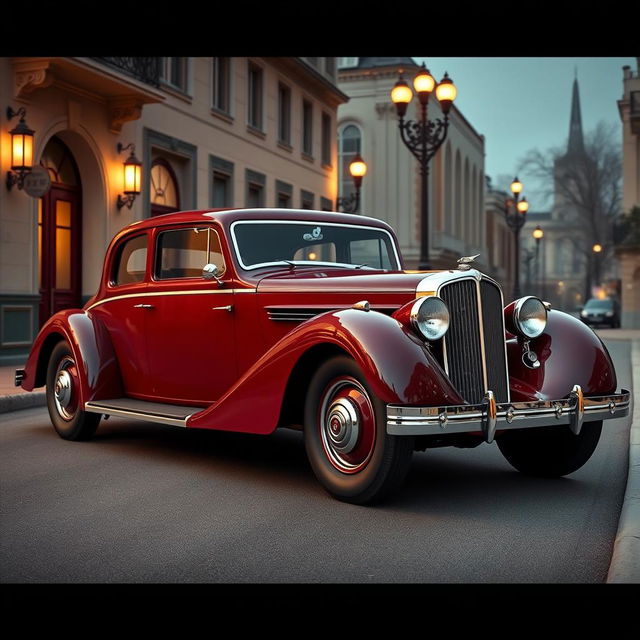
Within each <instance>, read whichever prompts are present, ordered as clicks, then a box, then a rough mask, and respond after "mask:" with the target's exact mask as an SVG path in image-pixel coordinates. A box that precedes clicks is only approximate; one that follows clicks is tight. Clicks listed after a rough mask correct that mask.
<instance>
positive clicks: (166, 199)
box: [149, 158, 180, 216]
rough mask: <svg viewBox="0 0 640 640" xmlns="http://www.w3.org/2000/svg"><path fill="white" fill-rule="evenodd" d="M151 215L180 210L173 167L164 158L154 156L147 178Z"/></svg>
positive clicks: (178, 192)
mask: <svg viewBox="0 0 640 640" xmlns="http://www.w3.org/2000/svg"><path fill="white" fill-rule="evenodd" d="M149 189H150V194H149V196H150V202H151V215H152V216H159V215H162V214H163V213H173V212H174V211H180V190H179V187H178V180H177V179H176V174H175V172H174V170H173V167H172V166H171V165H170V164H169V162H168V161H167V160H165V159H164V158H155V159H154V160H153V162H152V163H151V179H150V180H149Z"/></svg>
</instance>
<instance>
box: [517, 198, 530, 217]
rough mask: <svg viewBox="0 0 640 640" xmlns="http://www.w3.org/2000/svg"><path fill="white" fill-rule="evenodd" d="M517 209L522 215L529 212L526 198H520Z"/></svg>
mask: <svg viewBox="0 0 640 640" xmlns="http://www.w3.org/2000/svg"><path fill="white" fill-rule="evenodd" d="M516 206H517V207H518V211H519V212H520V213H522V214H524V213H527V211H529V203H528V202H527V199H526V198H522V200H520V201H519V202H518V204H517V205H516Z"/></svg>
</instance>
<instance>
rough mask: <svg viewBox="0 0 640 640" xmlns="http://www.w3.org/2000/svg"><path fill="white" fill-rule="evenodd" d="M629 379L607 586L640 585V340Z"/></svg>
mask: <svg viewBox="0 0 640 640" xmlns="http://www.w3.org/2000/svg"><path fill="white" fill-rule="evenodd" d="M631 376H632V379H633V416H632V418H631V433H630V442H629V476H628V478H627V489H626V491H625V494H624V502H623V503H622V511H621V512H620V521H619V522H618V533H617V534H616V540H615V543H614V546H613V555H612V557H611V565H610V566H609V574H608V575H607V580H606V581H607V582H608V583H634V584H635V583H640V340H633V342H632V351H631Z"/></svg>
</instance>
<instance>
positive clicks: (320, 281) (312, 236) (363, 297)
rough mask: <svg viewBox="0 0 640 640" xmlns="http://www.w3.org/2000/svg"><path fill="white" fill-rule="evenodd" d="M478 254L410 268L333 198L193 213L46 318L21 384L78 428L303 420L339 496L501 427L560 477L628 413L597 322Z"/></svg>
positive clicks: (147, 236)
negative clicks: (497, 276) (329, 204)
mask: <svg viewBox="0 0 640 640" xmlns="http://www.w3.org/2000/svg"><path fill="white" fill-rule="evenodd" d="M470 261H471V259H462V260H461V261H459V265H457V266H456V265H453V266H454V267H455V268H452V269H450V270H447V271H442V270H440V271H425V272H412V271H405V270H403V265H402V258H401V255H400V251H399V250H398V242H397V239H396V237H395V234H394V232H393V230H392V229H391V228H390V227H389V225H387V224H386V223H384V222H382V221H380V220H376V219H373V218H367V217H364V216H356V215H349V214H343V213H332V212H320V211H306V210H305V211H294V210H278V209H253V210H250V209H244V210H240V209H236V210H212V211H190V212H182V213H175V214H167V215H163V216H159V217H154V218H151V219H147V220H143V221H141V222H136V223H134V224H132V225H130V226H128V227H126V228H125V229H123V230H122V231H120V232H119V233H118V234H117V235H116V237H115V238H114V239H113V241H112V242H111V244H110V246H109V248H108V250H107V254H106V260H105V263H104V270H103V275H102V280H101V283H100V287H99V290H98V292H97V293H96V295H95V296H94V297H93V298H91V299H90V300H89V301H88V302H87V303H86V305H85V306H84V308H82V309H70V310H65V311H61V312H59V313H57V314H56V315H54V316H53V317H52V318H50V320H49V321H48V322H47V323H46V324H45V325H44V326H43V327H42V330H41V331H40V333H39V335H38V337H37V339H36V340H35V342H34V344H33V348H32V351H31V354H30V356H29V359H28V362H27V364H26V366H25V369H23V370H22V369H21V370H18V371H17V372H16V384H17V385H22V387H23V389H26V390H32V389H34V388H35V387H41V386H43V385H45V386H46V393H47V403H48V408H49V413H50V415H51V420H52V422H53V425H54V427H55V429H56V430H57V432H58V433H59V434H60V436H62V437H63V438H65V439H68V440H82V439H87V438H90V437H91V436H92V435H93V434H94V432H95V430H96V428H97V426H98V423H99V422H100V419H101V418H102V416H110V415H115V416H125V417H127V418H137V419H142V420H149V421H153V422H159V423H162V424H169V425H176V426H180V427H186V428H189V429H220V430H226V431H239V432H245V433H254V434H270V433H272V432H273V431H274V430H275V429H277V428H280V427H293V428H295V429H300V430H302V431H303V434H304V442H305V447H306V451H307V454H308V457H309V461H310V464H311V467H312V468H313V471H314V472H315V474H316V476H317V477H318V479H319V480H320V482H321V483H322V485H323V486H324V487H325V488H326V489H327V490H328V491H329V492H330V493H331V494H332V495H334V496H336V497H337V498H339V499H341V500H344V501H348V502H353V503H360V504H364V503H369V502H373V501H376V500H378V499H380V498H382V497H383V496H385V495H388V494H389V493H390V492H391V491H392V490H394V489H395V488H397V487H398V486H399V485H400V483H401V482H402V480H403V479H404V476H405V474H406V472H407V469H408V467H409V464H410V460H411V456H412V454H413V452H414V451H416V450H424V449H426V448H430V447H440V446H456V447H474V446H476V445H478V444H480V443H482V442H485V441H486V442H492V441H493V440H494V439H495V441H496V443H497V444H498V446H499V448H500V450H501V451H502V453H503V454H504V455H505V456H506V458H507V460H508V461H509V462H510V463H511V464H512V465H513V466H514V467H515V468H516V469H518V470H520V471H521V472H524V473H528V474H535V475H542V476H561V475H566V474H569V473H572V472H573V471H575V470H576V469H578V468H579V467H581V466H582V465H583V464H584V463H585V462H586V461H587V460H588V459H589V457H590V456H591V454H592V453H593V451H594V449H595V447H596V445H597V442H598V439H599V437H600V432H601V428H602V422H603V420H605V419H608V418H617V417H621V416H624V415H627V414H628V412H629V392H628V391H626V390H622V391H620V392H616V388H617V383H616V374H615V371H614V367H613V364H612V361H611V358H610V356H609V354H608V352H607V349H606V348H605V346H604V345H603V343H602V342H601V340H600V339H599V338H598V337H597V336H596V334H595V333H594V332H593V331H592V330H591V329H590V328H588V327H587V326H585V325H584V324H583V323H582V322H581V321H580V320H579V319H576V318H574V317H572V316H570V315H568V314H565V313H562V312H560V311H556V310H551V309H550V308H549V305H548V304H547V303H544V302H543V301H541V300H539V299H538V298H535V297H532V296H526V297H523V298H521V299H519V300H515V301H513V302H511V303H510V304H508V305H507V306H506V307H505V306H504V302H503V296H502V291H501V288H500V286H499V285H498V284H497V283H496V282H495V281H493V280H492V279H491V278H489V277H487V276H485V275H483V274H482V273H480V272H479V271H477V270H476V269H474V268H472V265H471V264H470Z"/></svg>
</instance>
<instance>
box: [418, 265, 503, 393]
mask: <svg viewBox="0 0 640 640" xmlns="http://www.w3.org/2000/svg"><path fill="white" fill-rule="evenodd" d="M452 285H455V288H450V289H448V288H449V287H451V286H452ZM483 292H484V293H485V296H484V297H485V298H488V299H486V300H485V301H484V304H483V295H482V294H483ZM496 293H498V294H499V297H498V296H497V295H495V294H496ZM416 294H417V295H418V296H424V295H429V294H435V295H437V296H439V297H441V298H442V299H443V300H444V301H445V303H447V306H448V307H449V313H450V316H451V325H450V328H449V331H448V332H447V333H446V334H445V336H444V338H443V339H442V353H443V360H444V361H443V366H444V370H445V373H446V374H447V375H448V376H449V378H450V379H451V381H452V383H453V384H454V386H455V387H456V388H457V389H458V390H459V391H460V392H461V395H462V396H463V397H464V399H465V400H466V401H467V402H469V403H470V404H478V403H480V402H481V401H482V399H483V397H484V395H485V393H486V392H487V391H489V390H491V391H493V393H494V394H495V397H496V401H497V402H498V403H505V402H510V401H511V394H510V390H509V370H508V364H507V346H506V334H505V327H504V315H503V309H504V297H503V295H502V289H501V288H500V285H499V284H498V283H497V282H495V280H493V279H491V278H488V277H487V276H485V275H483V274H482V273H480V271H478V270H476V269H470V270H468V271H445V272H439V273H433V274H429V275H427V276H426V277H425V278H424V279H423V280H421V281H420V283H419V284H418V287H417V290H416ZM489 298H490V299H489ZM470 305H473V307H474V308H473V310H471V309H470V308H469V306H470ZM465 308H466V310H465ZM485 324H487V325H490V326H487V327H485ZM487 351H489V355H487ZM487 363H489V365H488V364H487Z"/></svg>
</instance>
